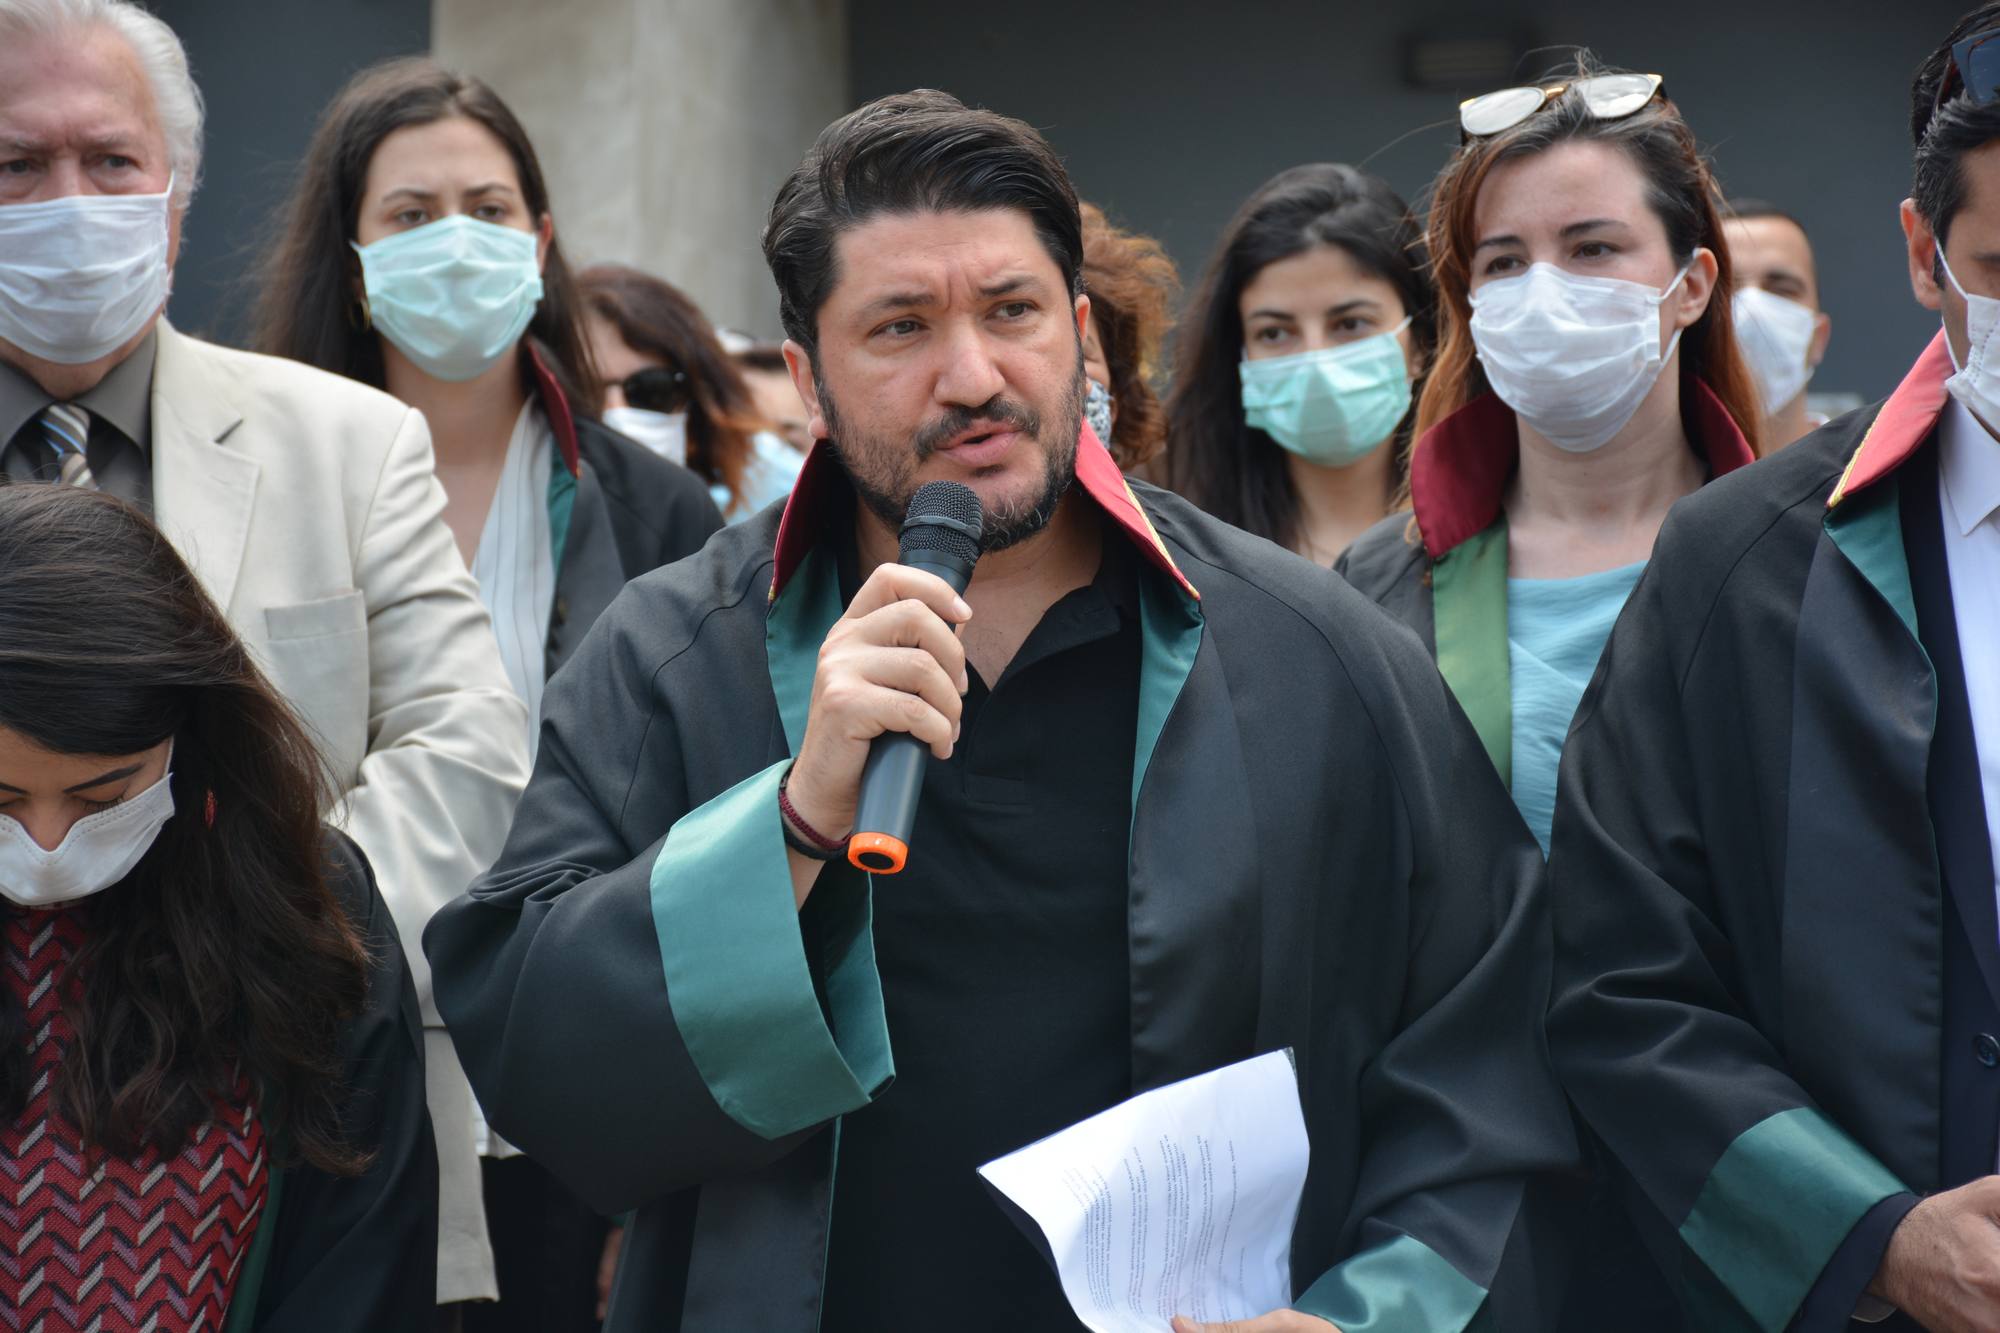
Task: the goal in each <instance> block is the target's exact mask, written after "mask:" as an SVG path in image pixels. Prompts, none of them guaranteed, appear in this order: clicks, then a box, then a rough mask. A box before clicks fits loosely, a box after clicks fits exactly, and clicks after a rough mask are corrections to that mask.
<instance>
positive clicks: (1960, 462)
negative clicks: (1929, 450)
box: [1937, 398, 2000, 537]
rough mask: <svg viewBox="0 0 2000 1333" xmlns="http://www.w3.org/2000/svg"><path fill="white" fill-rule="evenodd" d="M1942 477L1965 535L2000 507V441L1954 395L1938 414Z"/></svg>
mask: <svg viewBox="0 0 2000 1333" xmlns="http://www.w3.org/2000/svg"><path fill="white" fill-rule="evenodd" d="M1937 431H1938V477H1939V479H1940V481H1941V482H1942V483H1943V486H1944V493H1945V498H1946V500H1947V501H1948V502H1949V507H1950V510H1951V513H1950V518H1951V522H1952V525H1953V526H1954V527H1956V528H1957V529H1958V533H1959V535H1960V536H1961V537H1967V536H1970V535H1972V530H1973V529H1974V528H1976V527H1978V526H1979V525H1980V524H1981V523H1984V522H1986V521H1988V520H1989V519H1991V518H1992V517H1993V515H1994V512H1995V511H1996V510H2000V440H1996V439H1995V438H1993V436H1992V435H1991V434H1990V433H1989V432H1988V431H1987V429H1986V427H1984V426H1982V425H1980V424H1979V418H1977V417H1975V416H1973V415H1972V413H1971V411H1970V410H1968V409H1967V408H1966V406H1965V404H1963V403H1961V402H1959V401H1958V399H1956V398H1953V399H1951V400H1950V401H1949V402H1948V403H1946V404H1945V407H1944V411H1943V412H1942V413H1941V414H1940V415H1939V417H1938V423H1937Z"/></svg>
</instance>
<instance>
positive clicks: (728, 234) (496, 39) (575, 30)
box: [432, 0, 848, 334]
mask: <svg viewBox="0 0 2000 1333" xmlns="http://www.w3.org/2000/svg"><path fill="white" fill-rule="evenodd" d="M432 14H433V53H434V54H435V55H436V56H437V58H438V59H439V60H441V61H443V62H444V63H445V64H447V65H450V66H452V67H454V68H457V69H462V70H465V71H467V72H470V73H473V74H476V75H478V76H479V77H481V78H483V79H485V80H486V81H487V82H489V83H491V84H492V85H493V87H494V88H495V89H496V90H497V91H498V92H499V93H500V95H501V97H503V98H504V99H506V101H507V104H508V105H509V106H511V107H512V108H513V109H514V112H515V114H516V115H518V116H519V117H520V118H521V121H522V123H523V124H524V125H526V126H527V129H528V133H529V135H530V136H531V137H532V138H533V139H534V141H535V146H536V150H537V151H538V152H539V153H540V154H541V158H542V166H543V169H544V171H546V172H547V174H548V177H549V189H550V191H551V193H552V195H553V198H554V209H555V217H556V227H557V231H558V233H559V234H560V235H561V236H562V238H563V246H564V249H565V251H566V252H567V253H568V254H569V255H570V257H571V259H572V260H573V261H574V262H577V263H579V264H587V263H591V262H594V261H599V260H618V261H622V262H626V263H631V264H636V265H638V266H639V267H641V268H644V269H647V270H649V271H651V272H654V273H658V274H659V275H661V276H662V277H665V278H667V279H668V280H669V281H671V282H673V283H675V284H676V285H678V286H680V287H681V288H683V289H684V290H686V291H687V292H688V294H689V295H690V296H692V297H693V298H694V299H695V301H696V302H697V303H698V304H700V306H701V307H702V309H703V310H704V311H705V312H706V313H707V314H708V316H709V318H710V319H712V320H715V321H716V322H718V323H722V324H729V325H733V326H737V327H741V328H746V329H749V330H752V331H755V332H760V333H766V334H775V333H776V332H777V329H778V319H777V301H776V297H775V295H774V294H773V289H772V286H771V278H770V274H769V272H768V271H767V270H766V269H765V267H764V261H763V255H762V252H761V251H760V250H759V248H758V236H759V234H760V233H761V231H762V229H763V222H764V214H765V211H766V210H767V209H769V207H770V205H771V197H772V195H774V194H775V193H776V192H777V188H778V183H779V182H780V181H781V180H782V179H783V178H784V175H785V173H786V172H788V171H790V170H791V168H792V167H793V166H794V165H796V164H797V162H798V160H799V158H800V156H801V155H802V154H803V153H804V152H805V150H806V148H807V147H808V146H809V145H810V144H811V142H812V139H813V136H814V135H816V134H817V133H818V132H819V130H820V129H821V127H823V126H824V125H825V124H826V123H827V122H828V121H829V120H831V119H833V118H834V117H835V116H837V115H839V114H840V113H841V112H842V111H843V110H845V109H846V107H847V105H848V92H847V66H846V61H845V58H844V53H845V52H846V50H847V27H846V23H847V17H846V3H845V0H565V3H563V4H560V5H551V4H549V3H547V0H435V3H434V6H433V10H432Z"/></svg>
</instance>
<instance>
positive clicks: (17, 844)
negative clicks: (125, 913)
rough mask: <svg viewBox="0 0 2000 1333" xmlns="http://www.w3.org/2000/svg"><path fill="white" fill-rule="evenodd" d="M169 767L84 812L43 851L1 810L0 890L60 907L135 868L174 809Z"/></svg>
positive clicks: (23, 901)
mask: <svg viewBox="0 0 2000 1333" xmlns="http://www.w3.org/2000/svg"><path fill="white" fill-rule="evenodd" d="M172 762H173V757H172V755H171V754H170V755H169V756H168V771H167V772H166V773H164V774H162V775H161V777H160V780H159V781H158V782H155V783H154V784H153V785H152V786H150V787H148V788H146V790H144V791H142V792H140V793H139V794H138V795H137V796H134V797H131V798H129V799H127V800H124V801H120V802H119V803H118V804H117V805H114V806H112V807H111V808H110V809H109V810H100V811H98V812H97V813H96V814H94V815H85V816H84V817H83V818H82V819H79V820H77V821H76V823H74V824H72V825H70V827H69V832H68V833H66V834H64V835H63V840H62V842H61V843H60V844H58V845H57V847H56V849H55V850H54V851H52V852H45V851H43V850H42V849H41V848H40V847H39V846H37V845H36V843H35V840H34V839H33V838H31V837H29V836H28V830H27V829H25V828H23V827H22V826H21V821H20V820H18V819H15V818H14V817H13V816H12V815H0V896H4V897H6V898H7V899H8V900H9V901H11V902H14V903H18V904H19V905H20V906H22V907H57V906H60V905H62V904H63V903H67V902H74V901H76V900H77V899H79V898H88V897H89V896H90V895H91V894H93V893H102V892H104V890H106V889H108V888H110V887H111V886H112V885H114V884H116V883H118V882H119V881H120V880H122V879H124V878H125V876H127V875H129V874H131V873H132V867H133V866H136V865H138V864H139V858H141V857H143V856H144V855H145V854H146V852H147V850H148V849H150V848H151V847H152V845H153V842H154V840H155V839H157V838H158V837H159V836H160V828H161V826H163V825H164V824H165V823H166V822H167V821H168V820H169V819H171V818H173V814H174V793H173V789H172V780H173V771H172Z"/></svg>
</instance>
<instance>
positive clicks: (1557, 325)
mask: <svg viewBox="0 0 2000 1333" xmlns="http://www.w3.org/2000/svg"><path fill="white" fill-rule="evenodd" d="M1461 130H1462V133H1463V141H1462V143H1461V146H1460V148H1459V151H1458V152H1457V153H1456V154H1455V155H1454V156H1453V158H1452V159H1451V161H1450V162H1449V163H1448V164H1447V165H1446V166H1445V168H1444V170H1443V172H1442V174H1441V175H1440V176H1439V178H1438V181H1437V184H1436V186H1435V187H1434V192H1433V197H1432V202H1431V209H1430V220H1429V236H1428V242H1429V249H1430V255H1431V260H1432V273H1433V275H1434V277H1435V280H1436V283H1437V289H1438V298H1439V305H1440V308H1441V314H1440V322H1441V324H1442V326H1443V327H1442V336H1441V340H1440V343H1439V347H1438V352H1437V356H1436V359H1435V362H1434V364H1433V366H1432V368H1431V372H1430V375H1429V377H1428V379H1427V381H1426V383H1425V385H1424V390H1423V394H1422V397H1421V398H1420V399H1419V402H1418V405H1417V413H1416V415H1417V430H1418V439H1417V442H1416V444H1415V446H1414V448H1413V449H1412V452H1411V456H1410V464H1409V471H1408V478H1407V481H1406V483H1405V497H1406V498H1407V500H1408V502H1409V506H1410V509H1411V511H1412V512H1411V513H1409V514H1402V513H1398V514H1394V515H1392V516H1391V517H1389V518H1388V519H1386V520H1384V521H1382V522H1381V523H1378V524H1377V525H1375V526H1374V527H1373V528H1372V529H1371V530H1370V531H1368V532H1367V533H1365V534H1364V535H1363V536H1362V537H1361V538H1360V539H1359V540H1358V541H1356V542H1355V543H1354V545H1353V546H1351V547H1350V548H1349V549H1348V551H1347V553H1346V554H1345V555H1344V556H1343V557H1342V559H1341V560H1340V562H1339V563H1338V565H1337V566H1336V568H1337V569H1338V570H1339V571H1340V572H1341V573H1342V574H1344V575H1345V576H1346V577H1347V578H1348V580H1349V581H1350V582H1351V583H1353V584H1354V585H1355V586H1356V587H1357V588H1359V589H1360V590H1361V591H1362V592H1363V593H1365V594H1366V595H1368V596H1369V597H1372V598H1373V599H1375V601H1376V602H1378V603H1379V604H1380V605H1382V606H1383V607H1384V608H1385V609H1387V610H1388V611H1389V612H1390V613H1391V614H1392V615H1394V616H1396V617H1397V618H1398V619H1400V620H1402V621H1403V622H1404V623H1406V624H1408V625H1409V626H1410V627H1411V628H1412V629H1414V630H1415V631H1416V632H1417V634H1418V636H1419V637H1420V638H1422V639H1423V640H1424V642H1425V644H1426V645H1427V646H1428V647H1429V648H1430V649H1431V651H1432V653H1433V654H1434V655H1435V657H1436V659H1437V663H1438V668H1439V670H1440V671H1441V672H1442V673H1443V675H1444V677H1445V680H1446V681H1447V683H1449V684H1450V686H1451V688H1452V691H1453V693H1454V694H1455V695H1456V696H1457V698H1458V701H1459V704H1460V705H1461V706H1462V707H1463V708H1464V709H1465V711H1466V713H1467V715H1468V716H1469V717H1470V718H1471V720H1472V722H1473V726H1474V728H1475V729H1476V730H1477V731H1478V733H1479V737H1480V740H1481V741H1482V743H1483V745H1484V748H1485V751H1486V754H1487V756H1488V758H1489V759H1490V760H1491V762H1492V764H1493V766H1494V767H1495V769H1496V770H1498V772H1499V774H1500V777H1501V779H1502V780H1503V781H1504V782H1505V783H1506V784H1507V785H1508V787H1509V788H1510V790H1511V791H1512V793H1513V796H1514V800H1515V804H1516V805H1517V806H1518V807H1519V809H1520V812H1521V814H1522V816H1523V817H1524V818H1525V819H1526V821H1527V823H1528V826H1529V828H1530V829H1531V830H1532V831H1533V832H1534V834H1535V837H1536V838H1537V839H1538V840H1539V841H1540V843H1541V846H1542V848H1543V850H1544V851H1546V850H1547V849H1548V846H1549V834H1550V824H1551V820H1552V817H1553V812H1554V807H1555V785H1556V769H1557V761H1558V759H1559V757H1560V755H1561V752H1562V747H1563V739H1564V736H1565V735H1566V734H1567V732H1568V730H1569V725H1570V719H1571V717H1572V715H1573V714H1574V713H1575V711H1576V706H1577V700H1578V698H1579V697H1580V696H1581V695H1582V693H1583V689H1584V686H1585V684H1586V683H1587V682H1588V680H1589V679H1590V675H1591V672H1592V670H1593V669H1594V668H1595V666H1596V664H1597V659H1598V653H1599V650H1600V649H1601V648H1602V646H1603V644H1604V640H1605V637H1606V636H1607V635H1608V634H1609V633H1610V630H1611V624H1612V622H1613V621H1614V620H1615V619H1616V618H1617V616H1618V613H1619V610H1620V608H1621V607H1622V606H1623V605H1624V602H1625V598H1626V596H1627V595H1628V594H1629V593H1630V591H1631V589H1632V587H1633V585H1634V583H1635V582H1637V580H1638V578H1639V576H1640V573H1641V571H1642V570H1643V569H1644V568H1645V567H1646V561H1647V558H1648V555H1649V553H1650V552H1651V549H1652V545H1653V538H1654V534H1655V533H1656V532H1657V531H1658V529H1659V526H1660V522H1661V520H1662V519H1663V518H1664V517H1665V516H1666V512H1667V510H1668V508H1669V507H1670V506H1671V505H1673V504H1674V503H1675V502H1676V501H1677V500H1679V499H1681V498H1682V497H1683V496H1685V495H1687V494H1688V493H1690V492H1692V491H1694V490H1696V489H1698V488H1699V487H1701V486H1702V485H1703V484H1704V483H1705V482H1707V481H1708V480H1709V479H1711V478H1712V477H1717V476H1721V475H1723V474H1725V473H1728V472H1731V471H1734V470H1735V469H1737V468H1740V467H1742V466H1744V465H1745V464H1747V463H1749V462H1751V461H1752V459H1753V457H1754V452H1753V449H1752V445H1751V436H1753V435H1754V432H1755V430H1756V426H1757V420H1758V415H1759V414H1758V409H1757V401H1756V397H1755V389H1754V387H1753V386H1752V384H1751V382H1750V379H1749V375H1748V372H1747V371H1746V370H1745V368H1744V366H1743V363H1742V359H1741V356H1740V353H1739V352H1738V350H1737V347H1736V342H1735V339H1734V336H1733V334H1732V332H1731V328H1730V319H1729V315H1730V309H1729V302H1728V290H1729V260H1728V255H1727V252H1726V251H1725V249H1724V247H1723V240H1722V223H1721V220H1720V219H1719V217H1718V216H1717V210H1716V204H1715V201H1716V199H1717V198H1718V195H1717V193H1716V190H1715V185H1714V182H1713V180H1712V179H1711V177H1710V174H1709V171H1708V168H1707V166H1706V165H1705V164H1704V162H1703V160H1702V157H1701V154H1700V152H1699V151H1698V149H1697V147H1696V144H1695V140H1694V135H1693V133H1692V132H1691V131H1690V130H1689V128H1688V126H1687V124H1686V122H1685V121H1684V120H1683V119H1682V118H1681V115H1680V113H1679V111H1678V110H1677V109H1676V108H1675V106H1674V105H1673V103H1672V102H1670V101H1669V100H1667V98H1666V96H1665V94H1664V91H1663V88H1662V81H1661V79H1660V78H1659V76H1657V75H1650V74H1625V73H1618V72H1612V71H1606V70H1603V69H1601V68H1599V67H1598V66H1596V65H1595V64H1594V63H1593V62H1592V61H1591V60H1590V59H1589V57H1588V56H1579V58H1578V61H1577V64H1576V67H1575V68H1574V70H1573V71H1571V73H1570V75H1569V77H1567V78H1560V79H1551V80H1549V81H1548V82H1546V83H1543V84H1540V85H1536V86H1533V87H1526V88H1513V89H1505V90H1502V91H1499V92H1494V93H1489V94H1487V95H1485V96H1483V97H1476V98H1473V99H1472V100H1470V101H1468V102H1466V103H1465V105H1464V106H1463V108H1462V109H1461ZM1613 1176H1614V1173H1613V1172H1600V1173H1599V1178H1598V1181H1597V1184H1596V1185H1595V1187H1594V1192H1593V1194H1592V1195H1591V1197H1590V1200H1589V1202H1588V1205H1587V1212H1586V1213H1585V1214H1584V1218H1583V1221H1582V1222H1581V1224H1580V1225H1579V1227H1578V1233H1579V1235H1580V1236H1581V1237H1582V1238H1583V1242H1584V1252H1583V1253H1582V1254H1581V1255H1580V1257H1579V1260H1578V1262H1577V1263H1576V1264H1575V1266H1574V1277H1573V1286H1572V1288H1571V1290H1570V1291H1569V1293H1568V1296H1567V1299H1566V1307H1567V1309H1566V1315H1565V1318H1566V1320H1567V1323H1566V1327H1568V1328H1575V1329H1586V1328H1605V1327H1616V1328H1621V1329H1650V1328H1662V1327H1670V1326H1671V1325H1672V1323H1673V1322H1674V1320H1675V1314H1674V1302H1673V1298H1672V1295H1671V1293H1670V1292H1668V1291H1667V1290H1666V1289H1665V1287H1664V1285H1663V1284H1662V1283H1661V1281H1660V1279H1659V1278H1657V1277H1656V1276H1655V1275H1654V1273H1653V1271H1652V1268H1651V1265H1650V1263H1649V1262H1648V1261H1647V1259H1646V1258H1645V1253H1644V1250H1643V1249H1642V1247H1641V1244H1640V1242H1639V1240H1638V1238H1637V1237H1635V1236H1634V1234H1633V1231H1632V1227H1631V1224H1630V1223H1628V1222H1626V1221H1625V1220H1624V1218H1623V1217H1622V1216H1621V1212H1620V1208H1619V1205H1618V1204H1617V1202H1616V1196H1617V1193H1618V1189H1619V1185H1618V1183H1617V1181H1616V1180H1615V1179H1614V1178H1613Z"/></svg>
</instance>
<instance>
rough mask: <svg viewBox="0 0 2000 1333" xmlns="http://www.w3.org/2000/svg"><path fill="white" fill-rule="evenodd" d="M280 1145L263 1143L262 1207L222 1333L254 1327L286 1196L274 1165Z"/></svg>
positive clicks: (242, 1332)
mask: <svg viewBox="0 0 2000 1333" xmlns="http://www.w3.org/2000/svg"><path fill="white" fill-rule="evenodd" d="M283 1146H284V1145H283V1144H282V1143H281V1142H275V1143H274V1142H271V1141H270V1140H268V1139H267V1140H266V1142H265V1144H264V1160H265V1161H266V1162H269V1163H272V1164H273V1165H272V1166H271V1167H270V1173H271V1174H270V1179H269V1180H268V1181H267V1182H266V1183H265V1186H264V1208H263V1211H261V1212H259V1213H258V1214H257V1232H256V1234H255V1235H253V1236H252V1237H251V1238H250V1253H249V1254H248V1255H246V1256H245V1257H244V1260H243V1271H242V1273H241V1274H239V1275H238V1276H237V1279H236V1289H235V1290H234V1291H232V1292H231V1293H230V1294H229V1314H228V1316H227V1317H226V1318H225V1319H224V1320H223V1321H222V1333H251V1330H252V1329H254V1328H255V1327H256V1326H257V1302H258V1300H259V1299H261V1298H262V1296H263V1293H264V1273H265V1272H266V1270H268V1269H269V1268H270V1266H271V1248H272V1243H273V1240H274V1238H275V1237H276V1236H277V1234H278V1205H279V1204H280V1203H281V1202H283V1200H284V1197H285V1171H284V1168H283V1167H280V1166H277V1165H276V1164H275V1163H276V1162H277V1157H278V1153H279V1151H280V1150H281V1149H282V1148H283Z"/></svg>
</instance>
